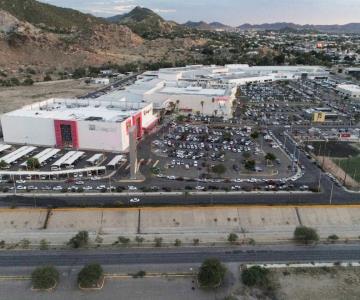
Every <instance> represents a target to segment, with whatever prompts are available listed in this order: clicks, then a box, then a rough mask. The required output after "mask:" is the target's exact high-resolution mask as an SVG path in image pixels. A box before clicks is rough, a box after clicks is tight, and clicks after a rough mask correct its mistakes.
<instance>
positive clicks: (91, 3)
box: [41, 0, 360, 26]
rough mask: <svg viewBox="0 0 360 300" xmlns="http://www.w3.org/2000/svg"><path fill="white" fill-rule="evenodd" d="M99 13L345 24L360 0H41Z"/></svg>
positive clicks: (358, 18) (359, 13)
mask: <svg viewBox="0 0 360 300" xmlns="http://www.w3.org/2000/svg"><path fill="white" fill-rule="evenodd" d="M41 1H42V2H46V3H49V4H54V5H57V6H62V7H69V8H74V9H77V10H81V11H83V12H87V13H91V14H93V15H96V16H101V17H107V16H113V15H117V14H123V13H126V12H128V11H130V10H131V9H133V8H134V7H135V6H137V5H139V6H142V7H147V8H150V9H152V10H154V11H155V12H157V13H158V14H159V15H161V16H162V17H164V18H165V19H167V20H173V21H176V22H179V23H184V22H186V21H188V20H191V21H205V22H213V21H218V22H222V23H224V24H228V25H232V26H237V25H241V24H244V23H252V24H259V23H272V22H294V23H298V24H345V23H352V22H360V0H41Z"/></svg>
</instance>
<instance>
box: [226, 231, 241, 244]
mask: <svg viewBox="0 0 360 300" xmlns="http://www.w3.org/2000/svg"><path fill="white" fill-rule="evenodd" d="M238 239H239V237H238V235H237V234H236V233H230V234H229V235H228V241H229V242H230V243H232V244H233V243H235V242H236V241H237V240H238Z"/></svg>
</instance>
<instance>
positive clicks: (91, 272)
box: [78, 264, 104, 288]
mask: <svg viewBox="0 0 360 300" xmlns="http://www.w3.org/2000/svg"><path fill="white" fill-rule="evenodd" d="M103 276H104V271H103V269H102V267H101V266H100V265H99V264H89V265H87V266H85V267H84V268H82V270H81V271H80V272H79V274H78V284H79V286H80V287H82V288H96V287H99V286H100V284H101V281H102V279H103Z"/></svg>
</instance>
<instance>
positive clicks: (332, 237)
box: [328, 234, 339, 242]
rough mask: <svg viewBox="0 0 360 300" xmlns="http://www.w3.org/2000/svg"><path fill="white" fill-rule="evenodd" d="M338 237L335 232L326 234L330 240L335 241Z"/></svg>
mask: <svg viewBox="0 0 360 300" xmlns="http://www.w3.org/2000/svg"><path fill="white" fill-rule="evenodd" d="M338 239H339V237H338V236H337V235H336V234H332V235H329V236H328V240H329V241H331V242H335V241H337V240H338Z"/></svg>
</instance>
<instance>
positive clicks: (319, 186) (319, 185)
mask: <svg viewBox="0 0 360 300" xmlns="http://www.w3.org/2000/svg"><path fill="white" fill-rule="evenodd" d="M320 188H321V170H320V172H319V184H318V190H319V191H320Z"/></svg>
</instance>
